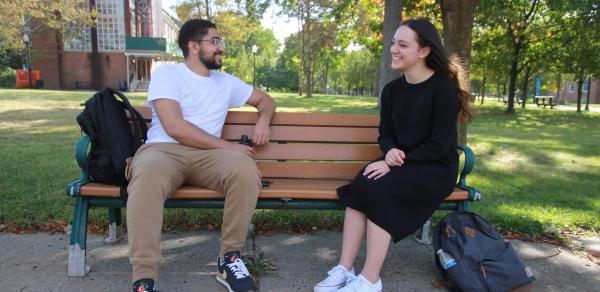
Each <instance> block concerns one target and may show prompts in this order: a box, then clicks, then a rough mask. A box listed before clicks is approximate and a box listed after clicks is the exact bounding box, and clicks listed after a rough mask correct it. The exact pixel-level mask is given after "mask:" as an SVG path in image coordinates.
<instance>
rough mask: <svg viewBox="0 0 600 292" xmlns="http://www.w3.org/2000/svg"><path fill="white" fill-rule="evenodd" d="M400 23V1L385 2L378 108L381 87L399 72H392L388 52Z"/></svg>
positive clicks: (398, 74)
mask: <svg viewBox="0 0 600 292" xmlns="http://www.w3.org/2000/svg"><path fill="white" fill-rule="evenodd" d="M401 23H402V1H400V0H386V1H385V8H384V18H383V40H382V49H381V58H380V59H379V80H378V84H379V92H378V94H377V95H378V96H379V97H378V102H377V106H378V107H379V105H380V103H381V91H382V90H383V87H384V86H385V85H386V84H388V83H389V82H390V81H392V80H394V79H396V78H398V77H399V76H400V72H398V71H397V70H392V53H391V51H390V45H391V44H392V39H393V38H394V33H396V30H397V29H398V27H399V26H400V24H401Z"/></svg>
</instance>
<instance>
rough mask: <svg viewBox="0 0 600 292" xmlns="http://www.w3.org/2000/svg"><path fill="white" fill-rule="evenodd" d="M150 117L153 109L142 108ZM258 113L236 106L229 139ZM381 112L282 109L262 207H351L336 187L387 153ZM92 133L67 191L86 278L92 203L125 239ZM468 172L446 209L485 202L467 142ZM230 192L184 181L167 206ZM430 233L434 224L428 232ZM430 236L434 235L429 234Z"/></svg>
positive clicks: (72, 255) (208, 201)
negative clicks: (471, 181) (475, 184)
mask: <svg viewBox="0 0 600 292" xmlns="http://www.w3.org/2000/svg"><path fill="white" fill-rule="evenodd" d="M137 109H138V110H139V111H140V113H142V115H143V116H144V117H145V118H146V120H147V121H148V122H149V121H150V119H151V112H150V109H149V108H148V107H138V108H137ZM257 117H258V114H257V113H256V112H240V111H231V112H229V115H228V116H227V120H226V123H225V127H224V128H223V134H222V136H223V138H224V139H227V140H231V141H239V139H240V137H241V135H250V134H251V133H252V128H253V126H254V123H255V121H256V119H257ZM378 125H379V116H378V115H356V114H314V113H281V112H278V113H276V114H275V115H274V117H273V120H272V122H271V143H269V144H268V145H266V146H262V147H256V148H255V149H256V158H257V164H258V167H259V169H260V171H261V173H262V175H263V179H265V180H267V181H270V182H271V184H270V185H269V186H268V187H264V188H263V189H262V191H261V193H260V196H259V199H258V203H257V208H259V209H319V210H320V209H329V210H333V209H337V210H342V209H343V208H344V207H343V206H342V205H341V204H340V202H339V201H338V198H337V194H336V189H337V188H338V187H339V186H341V185H344V184H346V183H348V182H349V181H350V180H351V179H352V178H353V177H354V176H355V175H356V174H357V172H358V171H359V170H360V169H361V168H362V167H364V166H365V165H366V164H367V162H369V161H371V160H373V159H375V158H377V157H380V156H381V155H382V153H381V151H380V150H379V147H378V145H377V137H378ZM89 143H90V138H89V137H86V136H84V137H82V138H81V140H80V141H79V143H78V144H77V149H76V158H77V163H78V164H79V166H80V167H81V170H82V171H81V177H80V179H79V180H77V181H75V182H73V183H71V184H69V185H67V187H66V192H67V195H69V196H72V197H74V198H75V207H74V211H73V221H72V231H71V239H70V247H69V261H68V274H69V275H70V276H84V275H85V274H86V273H87V272H88V271H89V267H87V266H86V259H85V253H86V236H87V223H88V212H89V210H90V208H97V207H104V208H108V211H109V236H108V237H107V239H106V241H107V242H113V241H116V240H117V236H118V233H119V232H120V224H121V208H124V207H125V206H124V205H123V202H122V201H121V198H120V197H119V188H118V187H117V186H112V185H105V184H100V183H95V182H93V181H92V180H91V179H90V177H89V176H88V174H87V173H86V170H85V169H86V158H87V152H88V148H89ZM458 148H459V149H460V150H462V151H461V153H462V155H461V161H462V162H461V168H462V169H461V171H460V177H459V178H458V182H457V186H456V188H455V190H454V192H453V193H452V194H450V195H449V196H448V197H447V198H446V200H445V202H444V203H443V204H442V205H441V206H440V207H439V209H442V210H456V209H463V210H468V209H469V203H470V202H472V201H475V200H479V197H480V194H479V192H478V191H477V190H475V189H474V188H472V187H469V186H467V181H466V178H467V174H469V173H470V172H471V170H472V168H473V165H474V162H475V157H474V155H473V152H472V151H471V149H469V148H468V147H466V146H462V145H459V146H458ZM223 198H224V196H223V194H220V193H218V192H215V191H211V190H208V189H204V188H201V187H194V186H182V187H180V188H179V189H178V190H177V191H176V192H175V193H173V194H172V196H171V197H170V199H168V200H167V201H166V202H165V207H166V208H223ZM423 234H425V237H427V234H428V230H427V228H425V231H423ZM424 239H425V240H426V239H427V238H424Z"/></svg>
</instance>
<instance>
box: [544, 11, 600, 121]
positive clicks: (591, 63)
mask: <svg viewBox="0 0 600 292" xmlns="http://www.w3.org/2000/svg"><path fill="white" fill-rule="evenodd" d="M598 6H599V5H598V4H597V2H595V1H592V0H581V1H577V2H568V3H554V2H553V3H552V5H551V6H550V8H551V9H554V10H558V11H565V12H567V13H562V14H561V16H562V17H561V19H560V21H561V23H560V26H561V28H562V29H561V30H560V31H559V34H560V38H561V39H562V41H563V43H564V46H563V47H564V52H563V54H564V55H563V58H562V61H563V62H564V65H563V66H562V67H563V68H564V69H565V72H566V73H570V74H572V75H573V76H574V78H575V81H576V82H577V112H581V103H582V88H583V83H584V82H585V80H586V79H587V78H589V77H590V76H600V56H599V54H598V52H600V20H599V19H600V15H599V14H600V12H599V11H598V9H599V7H598ZM588 91H589V88H588Z"/></svg>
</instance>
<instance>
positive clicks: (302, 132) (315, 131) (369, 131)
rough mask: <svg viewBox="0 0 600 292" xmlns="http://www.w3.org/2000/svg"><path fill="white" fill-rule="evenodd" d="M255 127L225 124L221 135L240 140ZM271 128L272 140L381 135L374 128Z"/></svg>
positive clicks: (353, 139) (366, 139)
mask: <svg viewBox="0 0 600 292" xmlns="http://www.w3.org/2000/svg"><path fill="white" fill-rule="evenodd" d="M253 128H254V126H250V125H225V126H224V127H223V133H222V134H221V136H222V137H223V139H227V140H239V139H240V136H241V135H248V136H250V135H251V134H252V129H253ZM270 129H271V138H270V139H271V141H289V142H312V141H319V142H321V143H324V142H346V143H376V142H377V137H378V136H379V134H378V132H377V130H374V129H373V128H341V127H309V126H271V128H270Z"/></svg>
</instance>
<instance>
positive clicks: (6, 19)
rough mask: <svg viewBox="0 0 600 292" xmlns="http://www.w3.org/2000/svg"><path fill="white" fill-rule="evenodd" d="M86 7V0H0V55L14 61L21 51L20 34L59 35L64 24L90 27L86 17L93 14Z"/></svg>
mask: <svg viewBox="0 0 600 292" xmlns="http://www.w3.org/2000/svg"><path fill="white" fill-rule="evenodd" d="M88 7H89V6H88V0H63V1H54V0H21V1H9V0H1V1H0V18H1V19H2V21H0V56H3V57H2V58H3V59H5V60H9V59H13V60H14V59H15V55H16V54H21V53H22V52H24V47H25V46H24V42H23V35H24V34H28V35H29V36H30V37H31V35H32V34H36V33H57V34H62V33H64V32H65V31H67V30H68V25H79V24H86V25H92V20H91V18H90V16H91V14H93V13H94V12H95V11H92V12H90V10H89V8H88ZM13 62H14V61H13ZM11 63H12V62H11ZM13 65H14V64H13Z"/></svg>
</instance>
